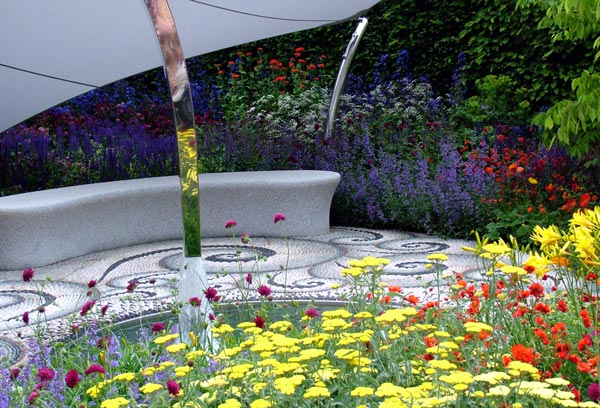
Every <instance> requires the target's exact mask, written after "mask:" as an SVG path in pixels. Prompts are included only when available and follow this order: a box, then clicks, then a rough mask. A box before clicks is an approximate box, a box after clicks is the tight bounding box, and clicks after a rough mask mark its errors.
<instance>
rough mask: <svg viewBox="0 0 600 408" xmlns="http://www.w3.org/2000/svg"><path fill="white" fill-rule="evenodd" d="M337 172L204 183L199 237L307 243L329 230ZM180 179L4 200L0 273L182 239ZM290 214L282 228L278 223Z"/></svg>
mask: <svg viewBox="0 0 600 408" xmlns="http://www.w3.org/2000/svg"><path fill="white" fill-rule="evenodd" d="M339 180H340V176H339V174H338V173H334V172H329V171H317V170H282V171H256V172H233V173H210V174H201V175H200V176H199V183H200V221H201V222H200V224H201V235H202V237H224V236H231V235H232V233H233V231H232V230H228V229H225V223H226V221H227V220H229V219H234V220H236V221H237V224H238V225H237V226H236V227H235V233H236V235H238V236H239V235H241V234H242V233H248V234H250V236H255V237H258V236H261V237H281V236H284V235H285V236H288V237H294V236H296V237H297V236H310V235H319V234H324V233H327V232H328V231H329V212H330V208H331V201H332V198H333V194H334V193H335V190H336V188H337V186H338V184H339ZM180 203H181V196H180V185H179V177H177V176H168V177H152V178H144V179H135V180H124V181H113V182H105V183H97V184H88V185H81V186H72V187H64V188H57V189H51V190H44V191H36V192H31V193H25V194H16V195H12V196H7V197H0V270H13V269H22V268H27V267H34V266H41V265H47V264H50V263H54V262H57V261H61V260H65V259H69V258H73V257H77V256H81V255H86V254H90V253H93V252H98V251H103V250H107V249H114V248H119V247H123V246H129V245H135V244H142V243H148V242H155V241H161V240H173V239H183V227H182V220H181V218H182V214H181V204H180ZM275 213H283V214H285V216H286V218H287V221H286V222H285V226H284V227H282V225H276V224H274V222H273V215H274V214H275Z"/></svg>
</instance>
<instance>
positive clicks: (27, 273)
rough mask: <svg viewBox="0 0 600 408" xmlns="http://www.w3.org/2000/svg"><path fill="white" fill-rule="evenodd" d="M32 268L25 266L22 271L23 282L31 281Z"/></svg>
mask: <svg viewBox="0 0 600 408" xmlns="http://www.w3.org/2000/svg"><path fill="white" fill-rule="evenodd" d="M33 275H34V273H33V269H31V268H27V269H25V270H24V271H23V282H31V280H32V279H33Z"/></svg>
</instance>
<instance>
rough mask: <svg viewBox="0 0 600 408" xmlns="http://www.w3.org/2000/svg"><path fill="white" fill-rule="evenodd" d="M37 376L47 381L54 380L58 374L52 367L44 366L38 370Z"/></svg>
mask: <svg viewBox="0 0 600 408" xmlns="http://www.w3.org/2000/svg"><path fill="white" fill-rule="evenodd" d="M37 376H38V378H39V379H40V381H42V382H47V381H50V380H53V379H54V377H55V376H56V373H55V372H54V370H53V369H51V368H48V367H43V368H40V369H39V370H38V373H37Z"/></svg>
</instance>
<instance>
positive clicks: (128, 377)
mask: <svg viewBox="0 0 600 408" xmlns="http://www.w3.org/2000/svg"><path fill="white" fill-rule="evenodd" d="M134 378H135V374H134V373H121V374H117V375H115V376H114V377H113V378H112V380H113V381H133V379H134Z"/></svg>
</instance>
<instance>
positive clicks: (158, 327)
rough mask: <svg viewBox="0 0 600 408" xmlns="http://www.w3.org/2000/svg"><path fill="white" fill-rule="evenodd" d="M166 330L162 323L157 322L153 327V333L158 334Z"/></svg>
mask: <svg viewBox="0 0 600 408" xmlns="http://www.w3.org/2000/svg"><path fill="white" fill-rule="evenodd" d="M164 329H165V324H164V323H162V322H156V323H154V324H153V325H152V333H158V332H161V331H163V330H164Z"/></svg>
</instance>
